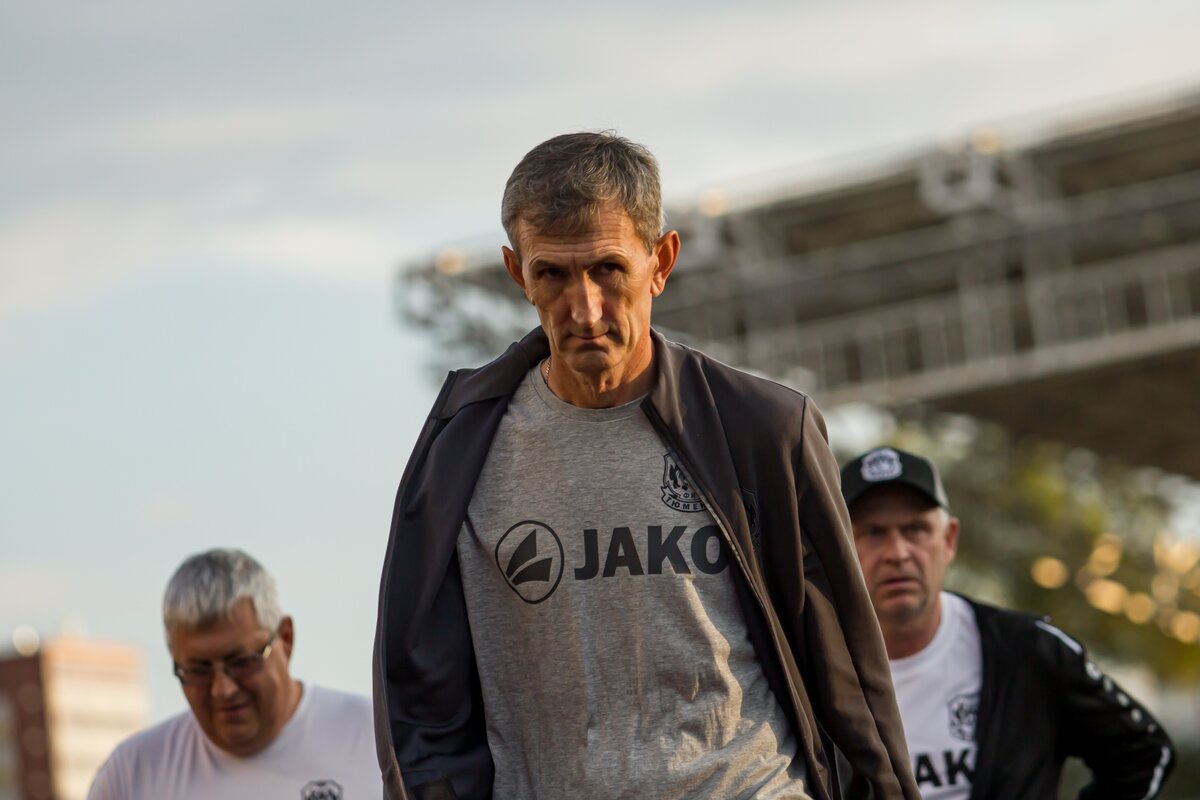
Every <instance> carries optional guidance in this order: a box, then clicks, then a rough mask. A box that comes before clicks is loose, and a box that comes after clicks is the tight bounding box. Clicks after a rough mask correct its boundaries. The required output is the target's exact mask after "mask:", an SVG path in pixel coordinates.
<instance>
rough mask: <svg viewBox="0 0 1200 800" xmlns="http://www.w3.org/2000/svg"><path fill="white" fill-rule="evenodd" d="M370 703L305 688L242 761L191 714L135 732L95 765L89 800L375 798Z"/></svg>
mask: <svg viewBox="0 0 1200 800" xmlns="http://www.w3.org/2000/svg"><path fill="white" fill-rule="evenodd" d="M382 795H383V782H382V779H381V778H380V773H379V762H378V761H377V760H376V757H375V730H374V723H373V721H372V712H371V701H370V700H369V699H368V698H366V697H362V696H360V695H355V694H347V693H345V692H338V691H334V690H332V689H323V688H321V687H320V686H312V685H309V684H306V685H305V686H304V693H303V694H302V695H301V697H300V704H299V705H298V706H297V707H296V712H295V713H294V714H293V715H292V718H291V719H289V720H288V721H287V724H286V725H284V727H283V730H282V731H280V733H279V736H278V737H277V738H276V739H275V741H273V742H271V744H270V745H268V746H267V748H266V749H265V750H263V751H262V752H260V753H257V754H255V755H253V756H250V757H249V758H239V757H237V756H234V755H230V754H229V753H226V752H225V751H224V750H222V749H220V748H219V747H217V746H216V745H214V744H213V743H212V741H210V740H209V738H208V736H207V735H205V733H204V731H203V730H201V729H200V725H199V724H198V723H197V722H196V718H195V717H194V716H192V712H191V711H184V712H183V713H181V714H177V715H176V716H174V717H171V718H170V719H168V720H165V721H164V722H161V723H159V724H158V725H155V726H154V727H152V728H147V729H146V730H144V731H142V732H140V733H137V734H134V735H133V736H131V737H129V738H128V739H126V740H125V741H124V742H122V743H121V744H119V745H117V748H116V749H115V750H114V751H113V752H112V755H110V756H109V757H108V760H107V761H105V762H104V764H103V765H102V766H101V767H100V770H99V772H97V773H96V777H95V779H94V780H93V781H92V788H91V790H90V791H89V792H88V800H138V799H139V798H147V800H213V798H221V800H236V798H246V800H273V799H274V798H280V799H281V800H360V798H362V799H364V800H365V799H366V798H370V800H378V798H379V797H381V796H382Z"/></svg>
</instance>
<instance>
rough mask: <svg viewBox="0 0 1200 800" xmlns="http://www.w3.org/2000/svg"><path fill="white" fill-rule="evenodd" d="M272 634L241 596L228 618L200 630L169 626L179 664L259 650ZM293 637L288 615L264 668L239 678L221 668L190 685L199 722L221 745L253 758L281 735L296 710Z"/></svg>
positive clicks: (190, 699) (187, 694)
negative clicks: (199, 683) (200, 682)
mask: <svg viewBox="0 0 1200 800" xmlns="http://www.w3.org/2000/svg"><path fill="white" fill-rule="evenodd" d="M271 633H272V631H269V630H267V629H265V628H263V627H262V626H261V625H259V624H258V620H257V619H255V615H254V606H253V605H252V604H251V602H250V601H249V600H240V601H238V603H237V604H236V605H235V606H234V608H233V613H231V614H230V615H229V617H228V618H227V619H224V620H220V621H218V622H215V623H213V624H211V625H207V626H204V627H203V628H199V629H187V628H176V629H171V630H168V632H167V645H168V647H169V648H170V651H171V656H172V658H174V659H175V663H176V664H177V665H179V666H182V667H189V666H191V667H196V666H199V667H203V666H205V665H212V664H213V662H215V661H218V660H220V661H222V663H224V662H227V661H228V660H229V659H236V658H239V657H242V656H248V655H253V654H255V653H259V652H261V651H262V649H263V645H265V644H266V643H267V641H268V640H269V639H270V638H271ZM292 641H293V631H292V620H291V618H290V617H285V618H284V620H283V622H282V623H281V624H280V626H279V632H278V634H277V635H276V637H275V641H274V642H272V644H271V651H270V653H269V655H268V656H267V658H266V660H264V661H263V663H262V668H261V669H259V670H258V671H256V672H254V673H253V674H251V675H247V676H243V677H241V678H239V679H238V680H236V681H235V680H233V679H232V678H230V677H229V676H228V675H226V674H225V672H224V671H223V670H222V669H216V670H214V671H213V676H212V682H211V683H210V684H208V685H204V686H192V685H188V684H184V686H183V694H184V696H185V697H186V698H187V701H188V705H190V706H191V707H192V713H193V714H195V716H196V721H197V722H198V723H200V727H201V729H203V731H204V733H205V734H207V735H208V738H209V739H211V740H212V742H213V744H215V745H216V746H217V747H220V748H221V749H222V750H225V751H226V752H229V753H232V754H233V755H236V756H250V755H254V754H255V753H257V752H259V751H260V750H262V749H263V748H265V747H266V746H267V745H269V744H270V743H271V742H272V741H274V739H275V737H276V736H278V735H279V732H280V731H281V730H282V729H283V726H284V723H286V722H287V720H288V718H289V716H290V714H291V711H292V699H293V694H292V690H293V686H294V684H293V681H292V679H291V676H290V675H289V674H288V661H289V660H290V658H291V654H292Z"/></svg>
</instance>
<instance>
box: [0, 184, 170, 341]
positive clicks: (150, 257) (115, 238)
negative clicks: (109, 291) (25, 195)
mask: <svg viewBox="0 0 1200 800" xmlns="http://www.w3.org/2000/svg"><path fill="white" fill-rule="evenodd" d="M186 236H187V231H186V228H185V227H184V226H182V225H181V224H180V221H179V220H178V219H177V218H176V217H175V215H174V213H173V212H172V210H170V209H169V208H168V207H166V206H160V205H157V204H152V203H139V204H133V205H124V206H122V205H114V204H110V203H105V202H99V201H95V200H86V199H77V200H64V201H61V202H50V203H47V204H45V205H41V206H35V207H32V208H27V209H25V210H23V211H22V212H21V213H19V214H17V215H15V216H13V217H10V218H8V219H4V220H0V319H3V318H4V317H5V316H6V315H8V314H11V313H13V312H16V311H22V310H28V309H32V308H38V307H41V306H44V305H50V304H55V303H62V302H70V301H73V300H77V299H80V298H83V297H86V296H87V295H89V294H91V293H92V292H94V291H96V290H98V289H100V288H102V287H105V286H108V285H110V284H111V283H112V282H113V281H115V280H118V279H120V278H123V277H126V276H128V275H131V274H134V273H137V272H139V271H142V270H144V269H146V268H148V267H150V266H151V265H153V264H155V263H156V262H159V261H160V260H161V259H162V258H164V257H165V256H167V255H168V254H169V253H170V252H171V250H172V248H173V246H174V244H173V243H174V242H177V241H178V240H179V239H180V238H181V237H186Z"/></svg>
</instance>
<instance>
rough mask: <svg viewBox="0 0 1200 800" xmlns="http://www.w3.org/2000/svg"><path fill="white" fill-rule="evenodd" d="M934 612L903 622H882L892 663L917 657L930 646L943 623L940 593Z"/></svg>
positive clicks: (885, 641)
mask: <svg viewBox="0 0 1200 800" xmlns="http://www.w3.org/2000/svg"><path fill="white" fill-rule="evenodd" d="M932 611H933V613H931V614H927V615H923V616H921V617H918V618H916V619H912V620H906V621H903V622H900V621H888V622H884V621H882V620H881V621H880V628H881V629H882V630H883V644H884V646H885V647H886V648H887V655H888V659H889V660H890V661H895V660H896V659H898V658H908V657H909V656H915V655H916V654H917V653H919V652H921V651H922V650H924V649H925V648H926V647H928V646H929V643H930V642H932V641H933V637H934V636H936V635H937V632H938V627H939V626H940V625H941V623H942V598H941V594H940V593H939V594H938V595H937V596H936V597H935V598H934V604H933V608H932Z"/></svg>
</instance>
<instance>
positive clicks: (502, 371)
mask: <svg viewBox="0 0 1200 800" xmlns="http://www.w3.org/2000/svg"><path fill="white" fill-rule="evenodd" d="M650 340H651V343H652V344H653V346H654V363H655V367H656V368H657V370H658V373H657V375H656V377H655V382H654V387H653V388H652V389H651V390H650V402H651V403H653V404H654V406H655V407H656V408H657V409H658V410H659V412H660V413H661V414H662V415H663V417H664V418H665V419H668V420H670V419H672V418H673V417H674V414H672V412H671V409H673V408H676V407H677V402H676V401H674V400H673V399H672V398H674V397H676V396H677V394H676V393H677V392H678V391H679V376H680V371H681V364H682V361H683V358H684V357H685V355H686V354H687V353H688V352H690V351H688V350H687V349H686V348H684V347H681V346H680V345H677V344H674V343H673V342H669V341H667V340H666V338H665V337H663V335H662V334H660V333H659V332H658V331H656V330H654V329H653V328H651V329H650ZM548 355H550V342H549V340H548V339H547V338H546V333H545V331H543V330H542V329H541V328H540V327H537V328H534V329H533V330H532V331H530V332H529V333H527V334H526V335H525V337H524V338H523V339H521V341H519V342H513V343H512V344H510V345H509V346H508V349H507V350H505V351H504V352H503V353H502V354H501V355H500V356H499V357H498V358H496V359H495V360H494V361H492V362H490V363H488V364H486V365H484V366H482V367H479V368H478V369H464V370H458V371H457V372H454V373H452V374H451V381H452V382H451V384H450V386H449V388H448V391H447V394H446V398H445V401H444V402H443V403H442V404H441V405H440V406H439V407H438V408H435V409H434V411H433V415H434V416H435V417H437V418H438V419H449V418H451V417H453V416H454V415H455V414H457V413H458V412H459V411H461V410H462V409H463V408H464V407H465V406H468V405H470V404H471V403H478V402H482V401H484V400H495V399H498V398H501V397H507V396H508V395H511V394H512V393H513V392H515V391H516V390H517V386H519V385H520V383H521V379H522V378H524V377H525V375H526V374H527V373H528V372H529V370H531V369H533V367H534V365H535V364H537V363H538V362H540V361H541V360H542V359H543V358H545V357H546V356H548Z"/></svg>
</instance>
